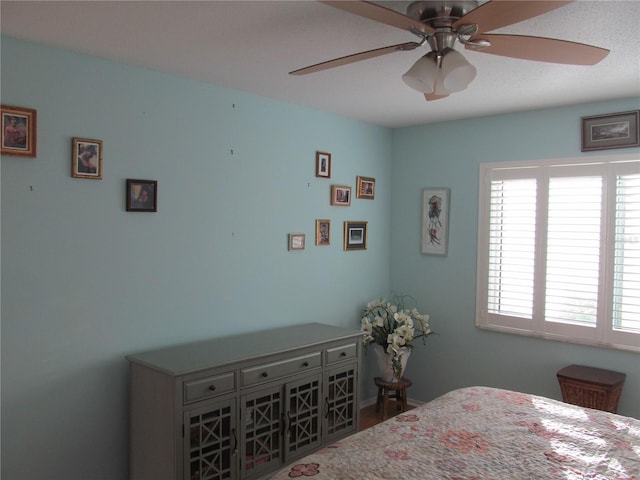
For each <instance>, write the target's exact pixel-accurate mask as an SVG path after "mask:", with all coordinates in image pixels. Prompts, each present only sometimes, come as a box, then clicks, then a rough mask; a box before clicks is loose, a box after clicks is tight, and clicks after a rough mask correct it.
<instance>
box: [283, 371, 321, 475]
mask: <svg viewBox="0 0 640 480" xmlns="http://www.w3.org/2000/svg"><path fill="white" fill-rule="evenodd" d="M285 389H286V401H285V405H286V411H285V412H284V415H285V450H284V452H285V458H284V460H285V463H288V462H290V461H291V460H293V459H294V458H297V457H301V456H302V455H305V454H306V453H308V452H311V451H313V450H316V449H317V448H319V447H320V445H321V441H322V375H321V374H320V373H318V374H316V375H311V376H308V377H305V378H303V379H301V380H297V381H293V382H289V383H287V384H286V385H285Z"/></svg>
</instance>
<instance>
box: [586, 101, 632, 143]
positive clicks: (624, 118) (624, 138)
mask: <svg viewBox="0 0 640 480" xmlns="http://www.w3.org/2000/svg"><path fill="white" fill-rule="evenodd" d="M639 114H640V110H635V111H632V112H622V113H611V114H608V115H596V116H593V117H582V118H581V120H582V151H583V152H587V151H589V150H604V149H608V148H624V147H638V146H640V128H639V123H638V116H639Z"/></svg>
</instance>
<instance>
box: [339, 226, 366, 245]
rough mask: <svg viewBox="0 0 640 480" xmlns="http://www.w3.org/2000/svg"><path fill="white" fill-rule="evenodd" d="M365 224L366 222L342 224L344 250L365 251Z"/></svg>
mask: <svg viewBox="0 0 640 480" xmlns="http://www.w3.org/2000/svg"><path fill="white" fill-rule="evenodd" d="M367 223H368V222H350V221H346V222H344V250H345V251H348V250H366V249H367V238H368V234H367Z"/></svg>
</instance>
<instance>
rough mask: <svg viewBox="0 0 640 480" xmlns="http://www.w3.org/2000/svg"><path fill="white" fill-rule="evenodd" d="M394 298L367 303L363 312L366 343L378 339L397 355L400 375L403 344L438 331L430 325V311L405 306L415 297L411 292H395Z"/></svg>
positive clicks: (391, 353) (387, 349) (374, 341)
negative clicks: (427, 313) (405, 293)
mask: <svg viewBox="0 0 640 480" xmlns="http://www.w3.org/2000/svg"><path fill="white" fill-rule="evenodd" d="M392 300H393V302H389V301H387V300H386V299H384V298H380V299H377V300H372V301H371V302H369V303H367V306H366V307H365V309H364V311H363V313H362V320H361V325H362V331H363V332H364V337H363V339H362V343H363V344H364V347H365V350H366V348H367V347H368V346H369V345H370V344H372V343H374V344H376V345H380V346H381V347H382V348H383V349H384V351H385V352H387V353H388V354H390V355H392V357H393V360H392V361H393V369H394V372H395V373H396V374H397V376H398V377H400V374H401V373H402V365H401V361H402V348H403V347H404V348H408V349H412V348H413V345H412V343H411V342H413V340H415V339H416V338H422V342H423V343H424V344H426V338H427V337H428V336H429V335H432V334H433V333H434V332H433V331H432V330H431V328H430V327H429V315H425V314H421V313H420V312H419V311H418V309H417V308H415V307H414V308H411V309H409V308H405V304H406V302H407V301H409V300H410V301H412V303H413V304H415V300H414V299H413V298H412V297H410V296H408V295H399V294H394V295H393V299H392Z"/></svg>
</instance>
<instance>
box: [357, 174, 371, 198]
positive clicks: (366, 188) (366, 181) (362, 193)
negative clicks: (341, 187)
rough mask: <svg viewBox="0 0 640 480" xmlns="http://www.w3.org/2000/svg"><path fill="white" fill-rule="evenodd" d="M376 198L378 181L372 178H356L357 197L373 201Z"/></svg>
mask: <svg viewBox="0 0 640 480" xmlns="http://www.w3.org/2000/svg"><path fill="white" fill-rule="evenodd" d="M375 196H376V179H375V178H371V177H357V178H356V197H358V198H366V199H369V200H373V199H374V197H375Z"/></svg>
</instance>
